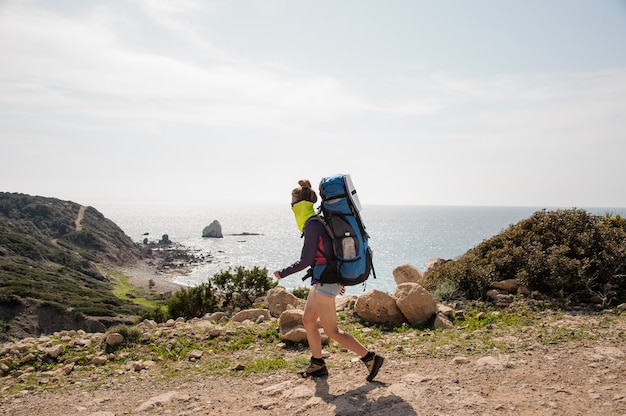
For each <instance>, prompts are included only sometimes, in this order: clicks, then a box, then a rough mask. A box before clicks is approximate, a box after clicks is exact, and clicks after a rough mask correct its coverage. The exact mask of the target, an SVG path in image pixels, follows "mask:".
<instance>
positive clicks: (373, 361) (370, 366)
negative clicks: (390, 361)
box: [361, 351, 385, 381]
mask: <svg viewBox="0 0 626 416" xmlns="http://www.w3.org/2000/svg"><path fill="white" fill-rule="evenodd" d="M361 361H363V363H364V364H365V366H366V367H367V371H369V375H368V376H367V377H366V378H365V379H366V380H367V381H372V380H374V377H376V374H378V370H380V367H382V365H383V362H384V361H385V357H383V356H382V355H378V354H376V353H374V352H372V351H370V352H369V353H368V354H367V355H366V356H365V357H363V358H362V359H361Z"/></svg>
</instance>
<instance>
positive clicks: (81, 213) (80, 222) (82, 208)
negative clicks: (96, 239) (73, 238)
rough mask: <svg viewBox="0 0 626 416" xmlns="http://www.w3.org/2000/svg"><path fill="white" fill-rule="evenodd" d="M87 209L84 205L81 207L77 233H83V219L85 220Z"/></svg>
mask: <svg viewBox="0 0 626 416" xmlns="http://www.w3.org/2000/svg"><path fill="white" fill-rule="evenodd" d="M85 209H86V207H85V206H84V205H81V206H80V209H79V210H78V216H77V217H76V221H75V224H76V231H79V232H80V231H82V230H83V224H82V222H83V218H85Z"/></svg>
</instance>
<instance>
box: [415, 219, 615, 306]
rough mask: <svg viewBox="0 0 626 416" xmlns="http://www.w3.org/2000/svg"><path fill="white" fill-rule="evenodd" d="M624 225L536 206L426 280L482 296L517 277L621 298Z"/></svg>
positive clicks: (556, 291) (563, 294)
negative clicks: (498, 283) (451, 284)
mask: <svg viewBox="0 0 626 416" xmlns="http://www.w3.org/2000/svg"><path fill="white" fill-rule="evenodd" d="M625 274H626V227H625V225H624V221H621V219H619V218H618V219H611V217H609V216H604V217H601V216H594V215H591V214H589V213H587V212H586V211H584V210H580V209H572V210H556V211H546V210H542V211H538V212H536V213H534V214H533V215H532V216H531V217H530V218H528V219H526V220H522V221H520V222H519V223H517V224H515V225H512V226H510V227H509V228H508V229H506V230H505V231H503V232H502V233H500V234H498V235H496V236H494V237H492V238H491V239H489V240H486V241H484V242H483V243H481V244H479V245H477V246H476V247H474V248H472V249H470V250H469V251H468V252H466V253H465V254H463V255H461V256H460V257H459V258H457V259H456V260H455V261H452V262H448V263H446V264H443V265H442V266H440V267H439V268H437V269H435V270H433V271H432V272H430V273H429V274H428V275H427V276H426V278H425V282H424V285H425V287H426V288H427V289H430V290H432V289H434V288H436V287H437V286H438V284H439V283H440V282H441V281H445V280H449V281H452V282H456V283H457V284H458V287H459V290H461V292H462V293H463V294H464V295H465V296H466V297H468V298H469V299H480V298H482V297H483V296H484V294H485V292H486V290H487V289H488V288H489V286H490V284H491V283H492V282H495V281H499V280H505V279H516V280H517V281H518V282H519V283H520V284H521V285H523V286H526V287H528V288H529V289H531V290H538V291H540V292H542V293H544V294H546V295H548V296H553V297H560V298H564V299H577V300H584V299H586V298H589V296H591V295H595V296H600V297H601V298H602V299H603V303H606V304H608V303H610V302H611V301H612V300H620V299H621V300H623V299H624V289H625V278H624V275H625Z"/></svg>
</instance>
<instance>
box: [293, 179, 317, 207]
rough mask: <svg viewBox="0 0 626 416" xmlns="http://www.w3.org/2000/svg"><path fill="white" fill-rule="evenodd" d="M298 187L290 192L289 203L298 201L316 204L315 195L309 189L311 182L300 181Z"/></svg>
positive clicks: (306, 180) (311, 189)
mask: <svg viewBox="0 0 626 416" xmlns="http://www.w3.org/2000/svg"><path fill="white" fill-rule="evenodd" d="M298 185H300V186H298V187H297V188H295V189H294V190H293V191H291V202H292V203H293V204H296V203H298V202H300V201H309V202H313V203H315V202H317V194H316V193H315V191H314V190H313V188H311V182H309V180H308V179H300V180H299V181H298Z"/></svg>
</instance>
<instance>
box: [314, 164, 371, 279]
mask: <svg viewBox="0 0 626 416" xmlns="http://www.w3.org/2000/svg"><path fill="white" fill-rule="evenodd" d="M319 191H320V197H321V199H322V201H321V204H320V207H319V210H318V211H319V212H318V216H317V217H318V218H319V219H320V220H321V221H322V222H323V223H324V225H325V226H326V230H327V231H328V234H329V235H330V237H331V240H332V242H333V253H323V254H324V257H325V258H326V263H327V264H326V268H325V269H324V271H323V272H322V273H321V275H320V276H319V280H320V282H321V283H325V282H333V283H334V282H338V283H340V284H342V285H344V286H353V285H357V284H359V283H362V282H364V281H366V280H367V279H368V277H369V275H370V273H372V272H373V274H374V278H376V272H374V266H373V263H372V250H371V248H370V247H369V244H368V239H369V235H368V234H367V232H366V231H365V225H363V220H362V219H361V215H360V214H359V211H360V210H361V203H360V202H359V197H358V195H357V193H356V189H355V188H354V184H353V183H352V179H351V178H350V175H342V174H337V175H333V176H328V177H325V178H322V180H321V181H320V186H319Z"/></svg>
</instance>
